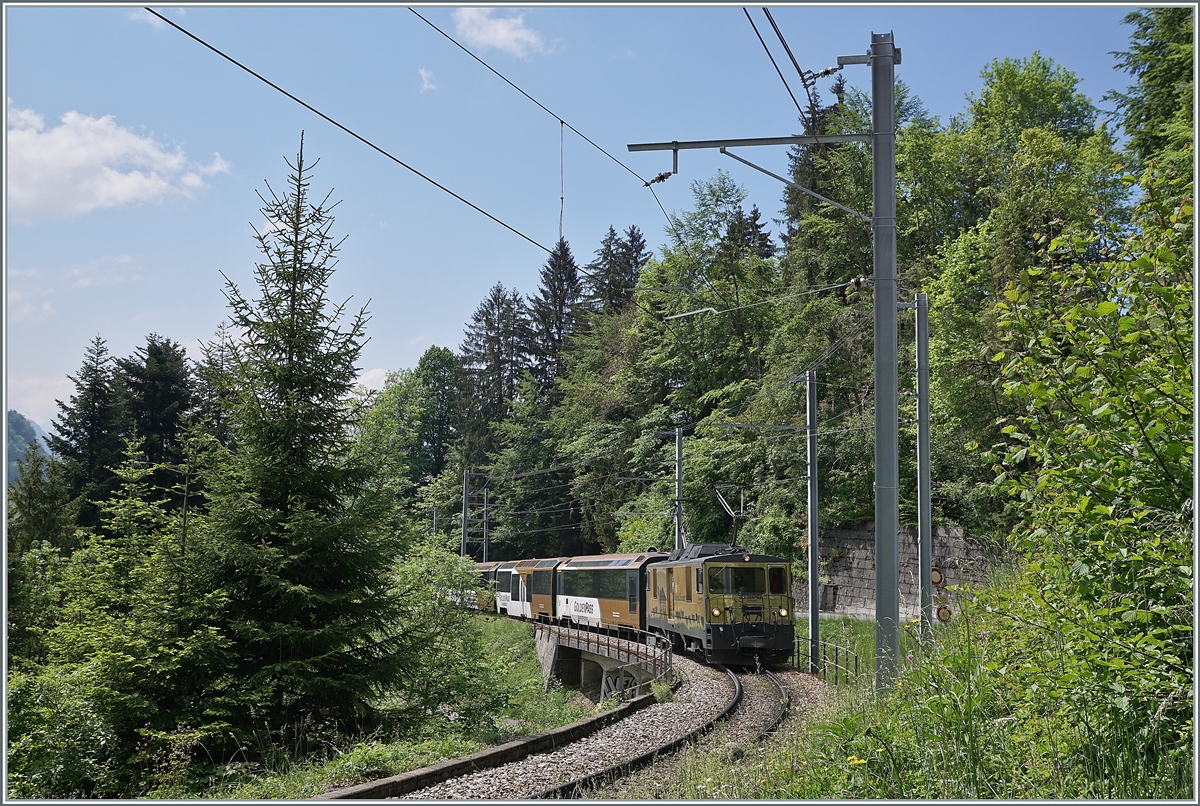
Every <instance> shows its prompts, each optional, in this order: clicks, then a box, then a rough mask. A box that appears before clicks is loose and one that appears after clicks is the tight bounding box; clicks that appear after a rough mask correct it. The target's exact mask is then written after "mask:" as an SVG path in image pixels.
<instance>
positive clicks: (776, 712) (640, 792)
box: [581, 671, 792, 800]
mask: <svg viewBox="0 0 1200 806" xmlns="http://www.w3.org/2000/svg"><path fill="white" fill-rule="evenodd" d="M738 677H739V678H740V681H741V683H742V692H743V694H742V699H741V702H740V703H739V705H738V708H737V710H736V711H734V712H733V713H732V714H730V715H729V717H728V718H727V719H726V720H725V721H724V722H723V723H722V724H721V725H719V726H718V727H717V728H716V729H715V730H713V731H712V732H711V733H709V734H708V735H706V736H704V737H702V738H700V739H698V740H697V741H696V742H695V744H694V745H693V750H692V751H688V752H686V753H677V754H675V755H674V756H671V757H666V758H660V759H659V760H658V761H657V763H655V764H654V766H653V767H647V768H645V769H641V770H636V771H634V772H632V773H631V774H629V775H628V776H626V777H624V778H621V779H619V780H611V779H610V780H608V781H603V782H597V784H596V785H595V786H594V787H593V788H592V789H591V790H590V791H587V792H583V793H581V796H582V797H586V798H589V799H605V800H617V799H634V800H650V799H662V798H667V799H670V795H669V794H668V793H672V791H673V789H674V787H673V786H672V782H673V781H674V780H675V779H676V778H677V777H679V776H680V775H686V774H687V770H688V768H689V767H690V765H691V764H692V763H693V762H694V759H695V758H696V757H697V755H699V756H703V755H705V754H708V753H716V754H720V755H721V756H722V757H724V758H725V759H726V760H728V761H730V762H732V761H734V760H736V759H738V758H741V757H742V756H743V755H745V754H746V753H747V752H748V751H750V750H751V749H752V748H753V747H754V746H755V745H756V744H758V743H759V742H760V741H762V740H763V739H765V738H766V737H767V736H769V735H770V734H771V733H773V732H774V731H775V730H777V729H778V728H779V725H780V724H781V723H782V722H783V721H784V720H785V719H786V718H787V716H788V713H789V710H790V702H791V699H792V698H791V695H790V694H789V687H788V686H787V684H786V682H785V681H783V680H781V679H780V677H779V676H777V675H775V674H774V673H772V672H769V671H764V672H763V673H762V674H754V673H751V672H740V673H738ZM674 794H678V793H674Z"/></svg>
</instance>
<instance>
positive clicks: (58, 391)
mask: <svg viewBox="0 0 1200 806" xmlns="http://www.w3.org/2000/svg"><path fill="white" fill-rule="evenodd" d="M6 381H7V383H8V407H9V408H10V409H16V410H17V411H19V412H21V413H22V414H24V415H25V416H26V417H28V418H29V419H31V420H33V421H34V422H36V423H37V424H38V425H40V426H41V427H42V429H43V430H45V431H46V432H47V433H50V432H51V430H52V429H51V421H52V420H53V419H54V417H56V416H57V415H58V406H57V405H55V403H54V401H55V400H62V401H64V402H65V401H69V400H70V399H71V393H73V392H74V391H75V384H73V383H71V379H70V378H68V377H67V376H66V375H53V376H48V377H37V376H33V377H31V376H24V377H19V376H18V377H14V376H12V375H9V376H8V378H7V379H6Z"/></svg>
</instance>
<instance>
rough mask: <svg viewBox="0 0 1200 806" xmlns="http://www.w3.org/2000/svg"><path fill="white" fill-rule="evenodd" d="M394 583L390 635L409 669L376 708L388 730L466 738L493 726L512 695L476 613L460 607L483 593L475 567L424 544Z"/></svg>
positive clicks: (400, 567)
mask: <svg viewBox="0 0 1200 806" xmlns="http://www.w3.org/2000/svg"><path fill="white" fill-rule="evenodd" d="M392 579H393V582H392V588H391V593H392V595H393V597H394V598H395V600H396V601H397V602H398V603H399V611H398V613H397V614H396V615H395V616H394V621H393V622H392V623H391V624H389V625H387V626H386V630H387V632H393V631H394V632H395V633H397V634H398V635H399V636H400V638H401V642H402V643H401V645H400V650H399V651H400V656H401V658H402V661H403V662H402V663H398V664H397V665H396V667H395V668H394V671H393V677H392V678H391V679H390V680H389V681H388V685H387V687H386V688H385V689H382V691H383V692H385V693H384V694H383V696H382V697H380V698H378V699H377V700H376V701H375V702H373V703H372V705H373V706H374V707H375V708H377V709H378V711H379V713H380V714H381V716H382V717H383V724H385V725H386V726H388V727H389V728H390V729H392V730H394V731H398V732H399V733H400V734H402V735H409V736H411V735H417V734H418V733H419V732H420V731H422V730H425V729H428V728H429V726H431V725H438V724H441V723H446V724H449V725H450V727H451V728H452V729H453V730H454V731H455V732H458V733H461V734H463V735H474V734H478V733H479V732H480V731H483V730H484V729H486V728H488V727H490V726H491V725H492V718H493V715H494V714H495V713H496V712H497V711H499V710H501V709H502V708H503V707H504V706H505V704H506V703H507V696H508V695H507V692H506V691H505V689H504V687H503V686H501V685H499V684H498V680H499V673H498V671H497V669H496V665H495V663H494V662H493V661H492V660H491V659H490V658H489V656H488V654H487V652H486V646H487V645H486V644H485V642H484V640H483V637H482V635H481V633H480V632H479V630H478V628H477V626H476V625H475V624H474V621H473V617H472V615H471V611H470V610H469V609H468V608H465V607H463V606H462V605H461V604H460V602H463V601H471V600H473V599H474V597H475V596H476V594H477V590H478V583H479V577H478V575H477V574H476V573H475V569H474V564H473V563H472V562H471V561H469V560H463V559H462V558H460V557H458V556H457V555H455V554H452V553H450V552H447V551H445V550H444V549H441V548H439V547H437V546H436V545H433V544H424V545H417V546H415V547H414V549H413V550H412V551H410V552H409V553H408V555H407V556H406V557H405V558H404V559H402V560H401V561H400V562H399V563H398V564H397V566H396V568H395V570H394V573H393V576H392ZM448 592H452V593H450V594H448ZM383 629H384V628H381V632H382V631H383Z"/></svg>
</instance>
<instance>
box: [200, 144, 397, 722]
mask: <svg viewBox="0 0 1200 806" xmlns="http://www.w3.org/2000/svg"><path fill="white" fill-rule="evenodd" d="M290 167H291V168H292V171H293V173H292V174H291V175H290V176H289V178H288V184H289V192H288V194H287V195H286V196H283V197H280V196H278V195H276V194H274V193H273V192H272V193H271V194H270V196H269V198H264V199H263V202H264V206H263V209H262V213H263V216H264V217H265V219H266V220H267V221H269V222H272V224H273V226H272V228H270V229H269V230H268V231H267V232H266V233H262V234H257V235H256V240H257V242H258V247H259V250H260V252H261V253H262V255H263V258H264V262H263V263H260V264H258V265H257V266H256V269H255V281H256V284H257V285H258V290H259V294H260V296H259V298H258V299H257V300H250V299H247V298H246V297H245V296H243V295H242V293H241V291H240V290H239V289H238V287H237V286H236V285H234V284H233V283H232V281H227V285H226V295H227V298H228V300H229V304H230V309H231V317H230V318H231V322H232V326H233V328H234V329H235V330H236V331H237V333H238V335H239V338H237V339H234V338H232V337H227V338H226V342H225V344H224V345H223V348H224V350H225V352H226V355H227V365H226V369H225V373H224V376H223V377H221V378H220V384H221V385H220V392H221V394H222V403H223V405H224V406H225V407H226V408H227V409H228V410H229V413H230V421H231V425H232V430H233V433H234V434H235V443H234V446H233V448H232V449H229V450H226V451H223V452H219V453H218V454H217V456H218V461H217V462H216V465H215V468H214V471H213V473H212V474H211V477H210V479H209V487H208V491H209V493H208V494H209V500H210V511H209V513H208V516H207V536H208V538H209V539H208V541H207V546H208V550H209V551H210V554H209V556H208V560H209V563H208V567H207V570H208V577H207V579H206V580H205V582H206V583H207V586H208V588H209V589H211V590H215V589H223V590H224V591H225V592H226V594H227V598H226V600H225V603H224V605H223V607H222V609H221V612H220V615H219V617H218V618H217V620H216V621H215V622H214V626H215V627H217V628H219V629H220V630H222V631H223V633H224V634H227V635H228V636H229V638H230V639H231V644H230V645H229V647H228V651H227V654H226V657H225V658H224V660H225V664H226V666H225V676H224V677H223V678H222V681H223V683H222V688H221V693H220V695H214V702H213V704H212V707H213V709H214V711H215V712H217V713H220V714H222V715H223V717H224V718H225V719H227V720H229V721H230V722H231V723H234V724H236V725H238V726H239V728H240V729H241V730H242V731H249V730H250V729H251V727H252V726H253V728H254V730H265V731H267V732H269V733H270V734H271V735H277V734H279V735H289V736H297V735H302V733H303V731H305V730H307V727H306V726H307V725H308V724H309V723H310V721H311V722H312V723H314V724H317V725H320V724H340V725H346V726H353V725H357V724H360V723H361V722H363V721H366V722H369V721H370V718H371V716H372V711H373V707H372V702H373V700H374V699H375V697H376V696H377V695H378V694H379V693H380V692H381V691H384V690H387V689H389V688H390V687H391V686H392V685H394V682H395V681H396V680H397V679H400V676H401V675H402V674H403V670H404V667H405V664H406V658H405V653H404V649H405V647H406V640H405V637H404V636H403V635H402V634H400V633H399V632H398V631H397V629H396V626H395V625H396V617H397V614H398V609H399V603H398V602H397V599H396V597H395V595H394V594H393V593H392V592H391V591H390V590H389V586H388V579H389V573H390V570H391V568H392V565H393V562H394V558H395V555H396V553H397V550H398V546H397V544H396V542H395V541H394V540H392V539H391V536H390V535H389V534H388V533H387V528H386V527H387V524H388V520H389V518H390V516H391V506H392V502H391V501H390V500H389V497H388V496H387V494H386V493H387V491H386V489H385V488H384V487H383V486H381V485H380V484H378V483H376V481H377V480H378V478H379V474H380V468H378V467H376V466H375V465H374V463H373V462H372V461H371V460H370V458H369V457H367V456H364V455H362V453H361V452H359V451H356V450H355V449H354V443H353V431H354V428H355V427H356V426H357V425H358V419H359V417H360V416H361V412H360V411H359V410H358V409H356V408H354V407H351V406H350V405H348V403H347V398H348V397H349V395H350V392H351V391H352V390H353V388H354V386H355V383H356V380H357V368H356V366H355V364H356V361H357V359H358V356H359V353H360V351H361V348H362V344H363V342H364V333H363V330H364V327H365V322H366V313H365V311H359V312H358V314H357V315H355V316H354V317H353V318H352V319H351V320H350V321H349V324H348V326H347V327H345V328H343V327H342V323H341V318H342V315H343V312H344V310H345V305H346V303H342V304H341V305H333V304H331V303H330V302H329V300H328V298H327V293H328V287H329V280H330V277H331V275H332V272H333V269H334V266H335V264H336V255H337V251H338V247H339V244H340V242H339V241H336V240H335V239H334V238H333V236H332V235H331V227H332V225H333V217H332V214H331V212H330V211H331V209H332V206H331V205H329V204H328V197H326V198H325V199H324V200H322V201H320V202H313V201H312V199H311V198H310V197H309V195H308V188H309V183H310V180H311V166H309V165H308V164H306V163H305V162H304V154H303V142H302V143H301V151H300V153H299V155H298V156H297V158H296V162H295V164H294V165H291V166H290ZM264 726H265V727H264ZM289 741H290V740H289Z"/></svg>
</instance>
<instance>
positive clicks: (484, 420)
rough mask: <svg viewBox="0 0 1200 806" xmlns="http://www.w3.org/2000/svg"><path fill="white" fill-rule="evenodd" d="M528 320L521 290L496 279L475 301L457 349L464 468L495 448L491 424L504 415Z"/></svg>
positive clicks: (522, 363)
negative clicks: (461, 378) (460, 371)
mask: <svg viewBox="0 0 1200 806" xmlns="http://www.w3.org/2000/svg"><path fill="white" fill-rule="evenodd" d="M528 330H529V322H528V318H527V314H526V311H525V304H524V302H523V301H522V299H521V295H520V293H518V292H517V290H516V289H515V288H514V289H512V290H508V289H505V287H504V286H503V285H502V284H500V283H496V284H495V285H494V286H492V288H491V290H490V291H488V295H487V297H486V298H485V299H484V300H483V302H481V303H479V307H478V308H476V309H475V313H473V314H472V315H471V323H470V324H469V325H467V329H466V338H464V339H463V342H462V344H461V345H460V347H459V353H460V355H461V356H462V366H463V372H464V374H465V376H466V383H465V384H464V385H463V395H462V398H461V400H460V411H461V419H462V424H463V431H462V435H461V437H460V440H459V452H460V453H461V455H462V460H463V461H464V462H465V463H466V464H467V465H468V466H479V465H481V464H482V462H483V461H484V460H485V458H486V456H487V454H488V452H489V451H491V449H492V448H493V446H494V440H493V438H492V434H491V426H492V424H493V423H498V422H500V421H501V420H503V419H504V417H505V416H506V415H507V414H508V407H509V401H511V400H512V399H513V396H514V395H515V394H516V392H517V384H518V383H520V380H521V374H522V373H523V372H524V371H525V369H526V368H527V367H528V366H529V357H528V355H527V354H526V349H527V346H528V341H529V337H528V335H527V334H528Z"/></svg>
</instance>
